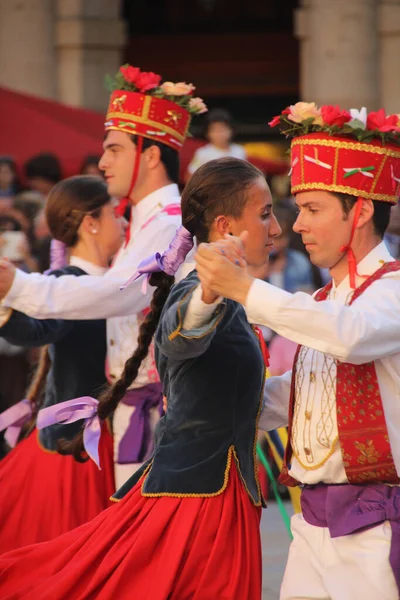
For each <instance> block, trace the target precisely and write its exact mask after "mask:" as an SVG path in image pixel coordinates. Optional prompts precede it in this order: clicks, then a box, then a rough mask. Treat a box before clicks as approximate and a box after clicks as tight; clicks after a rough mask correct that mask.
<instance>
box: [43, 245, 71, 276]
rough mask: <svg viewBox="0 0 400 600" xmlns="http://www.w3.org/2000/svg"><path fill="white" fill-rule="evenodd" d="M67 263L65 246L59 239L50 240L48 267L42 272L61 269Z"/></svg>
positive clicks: (47, 272)
mask: <svg viewBox="0 0 400 600" xmlns="http://www.w3.org/2000/svg"><path fill="white" fill-rule="evenodd" d="M66 264H67V246H66V245H65V244H64V243H63V242H60V240H51V244H50V269H48V270H47V271H45V272H44V274H45V275H48V274H49V273H50V271H55V270H56V269H62V267H65V265H66Z"/></svg>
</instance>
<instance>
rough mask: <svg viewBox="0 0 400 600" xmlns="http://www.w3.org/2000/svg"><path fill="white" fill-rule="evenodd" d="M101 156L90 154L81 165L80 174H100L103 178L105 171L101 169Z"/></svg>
mask: <svg viewBox="0 0 400 600" xmlns="http://www.w3.org/2000/svg"><path fill="white" fill-rule="evenodd" d="M100 158H101V157H100V156H96V155H95V154H89V155H88V156H86V157H85V158H84V160H83V163H82V165H81V169H80V171H79V172H80V174H81V175H98V176H99V177H101V178H102V179H103V172H102V171H100V169H99V160H100Z"/></svg>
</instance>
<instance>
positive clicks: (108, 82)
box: [104, 74, 115, 94]
mask: <svg viewBox="0 0 400 600" xmlns="http://www.w3.org/2000/svg"><path fill="white" fill-rule="evenodd" d="M104 86H105V88H106V90H107V91H108V92H109V93H110V94H111V92H113V91H114V90H115V82H114V78H113V77H111V75H108V74H107V75H106V76H105V77H104Z"/></svg>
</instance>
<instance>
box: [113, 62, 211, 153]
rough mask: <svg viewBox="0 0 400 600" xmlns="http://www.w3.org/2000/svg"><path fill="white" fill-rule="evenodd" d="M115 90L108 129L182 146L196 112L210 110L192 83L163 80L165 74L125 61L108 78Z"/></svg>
mask: <svg viewBox="0 0 400 600" xmlns="http://www.w3.org/2000/svg"><path fill="white" fill-rule="evenodd" d="M107 83H108V87H109V88H110V91H111V92H112V94H111V98H110V103H109V106H108V110H107V116H106V122H105V129H106V131H108V130H110V129H118V130H120V131H125V132H126V133H133V134H135V135H138V136H142V137H146V138H150V139H154V140H157V141H159V142H161V143H163V144H166V145H167V146H171V147H172V148H174V149H175V150H178V151H179V150H180V149H181V148H182V146H183V142H184V141H185V137H186V136H187V133H188V129H189V125H190V119H191V116H192V115H193V114H201V113H204V112H206V111H207V107H206V105H205V104H204V102H203V100H202V99H201V98H193V92H194V90H195V87H194V85H192V84H191V83H184V82H179V83H172V82H170V81H167V82H165V83H162V84H161V76H160V75H157V74H156V73H147V72H144V71H141V70H140V69H139V68H138V67H132V66H130V65H124V66H122V67H120V69H119V71H118V73H117V74H116V76H115V78H114V79H112V78H108V79H107Z"/></svg>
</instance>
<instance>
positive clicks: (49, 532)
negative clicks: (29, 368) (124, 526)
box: [0, 176, 123, 552]
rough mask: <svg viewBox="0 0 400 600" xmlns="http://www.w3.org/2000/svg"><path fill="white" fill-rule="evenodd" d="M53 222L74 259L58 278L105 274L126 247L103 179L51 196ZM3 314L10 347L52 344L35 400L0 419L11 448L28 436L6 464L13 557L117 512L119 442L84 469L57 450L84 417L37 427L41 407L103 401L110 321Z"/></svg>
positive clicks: (4, 494)
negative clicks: (110, 510)
mask: <svg viewBox="0 0 400 600" xmlns="http://www.w3.org/2000/svg"><path fill="white" fill-rule="evenodd" d="M46 218H47V221H48V224H49V228H50V231H51V233H52V236H53V238H54V239H55V240H58V241H59V242H62V244H65V251H66V249H68V253H69V265H68V266H64V267H62V268H58V269H57V270H55V271H52V272H53V273H54V274H56V275H58V276H59V275H64V274H74V275H77V276H79V275H83V274H96V275H99V274H102V273H104V272H105V271H106V270H107V267H108V265H109V262H110V260H111V258H112V256H113V255H114V254H115V252H116V251H117V250H118V248H119V246H120V245H121V241H122V236H123V227H122V223H121V220H120V219H117V218H116V216H115V215H114V207H113V204H112V201H111V200H110V197H109V195H108V193H107V188H106V185H105V183H104V182H102V181H101V180H100V179H98V178H97V177H93V176H79V177H71V178H70V179H66V180H64V181H62V182H60V183H58V184H57V185H56V186H55V187H54V188H53V189H52V191H51V192H50V194H49V197H48V199H47V204H46ZM59 249H60V247H59ZM62 250H63V247H62V245H61V252H62ZM57 258H60V257H57V256H56V259H57ZM63 258H64V260H63ZM65 258H66V257H63V256H61V261H60V260H58V263H59V266H60V262H61V265H62V263H63V262H64V265H65ZM53 262H54V261H53ZM1 316H2V320H3V326H2V327H1V328H0V336H2V337H4V338H6V339H7V340H8V341H10V342H12V343H15V344H18V345H23V346H43V345H44V344H48V345H47V346H45V347H44V348H43V349H42V352H41V358H40V361H39V366H38V369H37V371H36V374H35V375H34V378H33V381H32V384H31V386H30V389H29V390H28V393H27V398H26V399H25V400H23V401H21V402H20V403H19V404H17V405H16V406H14V407H12V408H10V409H9V410H8V411H5V412H4V413H3V414H2V415H0V423H1V427H2V428H5V427H7V426H8V429H7V431H6V439H7V440H8V442H9V444H10V446H14V445H15V442H17V439H18V438H19V439H21V438H23V437H25V439H23V441H21V442H20V443H19V444H18V445H17V446H16V448H15V449H14V450H12V451H11V452H10V453H9V455H8V456H7V457H6V458H5V459H4V460H3V461H2V462H1V463H0V507H1V508H0V549H1V551H2V552H5V551H7V550H10V549H14V548H19V547H21V546H23V545H27V544H31V543H34V542H39V541H45V540H49V539H52V538H53V537H56V536H57V535H60V534H61V533H64V532H65V531H69V530H70V529H73V528H74V527H77V526H78V525H81V524H82V523H86V521H88V520H90V519H92V518H93V517H94V516H96V515H97V514H98V513H99V512H100V511H102V510H103V509H105V508H106V507H107V506H110V502H109V497H110V495H111V494H112V493H113V492H114V491H115V487H114V477H113V459H112V437H111V435H110V433H109V431H108V430H107V427H106V425H105V426H104V427H103V435H102V437H101V444H100V463H101V466H102V470H101V471H99V470H98V468H97V466H96V465H95V463H94V462H92V461H90V462H86V463H85V464H79V463H77V462H76V461H74V460H73V458H72V457H71V456H61V455H60V454H57V449H58V445H59V443H60V439H61V438H67V439H73V437H74V436H75V435H76V434H77V432H78V431H79V430H80V429H81V427H82V420H79V421H75V422H73V423H72V422H70V424H67V425H57V426H55V427H52V428H50V427H45V428H44V429H42V430H41V431H38V430H37V429H36V427H35V425H36V415H37V411H38V410H39V408H40V407H41V405H42V402H43V405H44V406H51V407H52V409H54V408H55V407H56V405H58V403H60V402H63V401H66V400H70V399H72V398H76V397H79V396H98V395H99V393H100V392H101V391H102V389H103V388H104V386H105V384H106V378H105V356H106V325H105V321H104V320H101V321H99V320H97V321H63V320H35V319H33V318H30V317H27V316H26V315H24V314H22V313H18V312H12V311H11V310H8V311H7V314H5V315H4V314H3V315H1ZM75 404H76V403H75ZM74 409H75V416H76V412H77V409H79V403H78V406H75V407H71V409H70V412H69V414H66V413H64V418H66V417H69V420H70V421H71V420H72V417H73V413H74ZM81 414H82V413H81ZM24 422H25V424H24ZM22 425H23V427H22V431H21V426H22Z"/></svg>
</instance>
